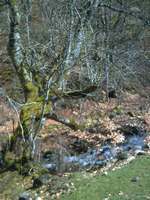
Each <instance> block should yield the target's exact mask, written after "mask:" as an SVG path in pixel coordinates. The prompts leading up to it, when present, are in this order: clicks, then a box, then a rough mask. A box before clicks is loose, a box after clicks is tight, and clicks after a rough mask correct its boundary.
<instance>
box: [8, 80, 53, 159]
mask: <svg viewBox="0 0 150 200" xmlns="http://www.w3.org/2000/svg"><path fill="white" fill-rule="evenodd" d="M25 99H26V103H25V104H24V105H23V106H22V108H21V111H20V121H19V122H18V127H17V129H16V130H15V133H14V135H13V136H12V138H11V143H10V151H11V152H13V153H14V154H15V156H14V157H15V158H16V159H17V160H21V159H23V160H26V161H27V160H31V159H33V156H34V155H33V150H34V142H35V138H36V134H37V133H36V131H38V130H39V129H40V123H41V116H42V113H43V112H44V113H49V112H51V109H52V106H51V102H49V103H47V104H46V105H45V107H44V109H43V105H44V104H45V102H44V98H43V97H40V96H39V94H38V88H37V87H36V86H35V85H33V84H32V82H28V83H27V84H26V88H25Z"/></svg>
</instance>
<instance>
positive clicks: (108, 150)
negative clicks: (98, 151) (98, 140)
mask: <svg viewBox="0 0 150 200" xmlns="http://www.w3.org/2000/svg"><path fill="white" fill-rule="evenodd" d="M102 154H103V156H104V158H105V159H106V160H111V159H112V158H113V154H112V151H111V147H109V146H104V147H103V149H102Z"/></svg>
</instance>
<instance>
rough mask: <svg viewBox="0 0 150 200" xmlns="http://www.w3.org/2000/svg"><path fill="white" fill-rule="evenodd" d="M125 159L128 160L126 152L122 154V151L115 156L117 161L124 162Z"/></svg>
mask: <svg viewBox="0 0 150 200" xmlns="http://www.w3.org/2000/svg"><path fill="white" fill-rule="evenodd" d="M127 158H128V153H127V152H124V151H120V152H118V154H117V159H118V160H125V159H127Z"/></svg>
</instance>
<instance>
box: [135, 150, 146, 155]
mask: <svg viewBox="0 0 150 200" xmlns="http://www.w3.org/2000/svg"><path fill="white" fill-rule="evenodd" d="M135 155H138V156H140V155H145V151H143V150H140V149H136V150H135Z"/></svg>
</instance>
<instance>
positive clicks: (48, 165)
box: [42, 163, 57, 173]
mask: <svg viewBox="0 0 150 200" xmlns="http://www.w3.org/2000/svg"><path fill="white" fill-rule="evenodd" d="M42 167H43V168H44V169H47V170H48V171H49V172H51V173H53V172H56V170H57V166H56V164H55V163H43V164H42Z"/></svg>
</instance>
